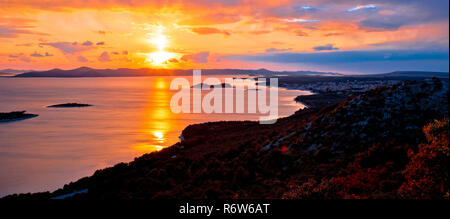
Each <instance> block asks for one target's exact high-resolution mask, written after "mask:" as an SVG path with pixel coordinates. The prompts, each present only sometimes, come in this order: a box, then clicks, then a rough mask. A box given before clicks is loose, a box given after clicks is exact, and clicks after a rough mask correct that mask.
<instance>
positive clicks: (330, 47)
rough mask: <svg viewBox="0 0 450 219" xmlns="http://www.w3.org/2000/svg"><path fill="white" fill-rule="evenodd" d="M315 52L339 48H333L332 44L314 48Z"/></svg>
mask: <svg viewBox="0 0 450 219" xmlns="http://www.w3.org/2000/svg"><path fill="white" fill-rule="evenodd" d="M314 50H315V51H326V50H339V48H336V47H334V45H333V44H327V45H324V46H316V47H314Z"/></svg>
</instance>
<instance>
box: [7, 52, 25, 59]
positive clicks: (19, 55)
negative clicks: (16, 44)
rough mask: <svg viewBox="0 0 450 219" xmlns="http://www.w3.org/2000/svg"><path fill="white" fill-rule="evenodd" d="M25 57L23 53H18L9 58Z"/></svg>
mask: <svg viewBox="0 0 450 219" xmlns="http://www.w3.org/2000/svg"><path fill="white" fill-rule="evenodd" d="M22 55H23V53H17V54H9V55H8V57H9V58H13V59H14V58H19V57H21V56H22Z"/></svg>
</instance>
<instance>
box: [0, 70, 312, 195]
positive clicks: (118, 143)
mask: <svg viewBox="0 0 450 219" xmlns="http://www.w3.org/2000/svg"><path fill="white" fill-rule="evenodd" d="M207 77H215V78H219V79H220V80H222V82H224V79H225V78H230V77H237V76H235V75H234V76H232V75H221V76H203V79H206V78H207ZM239 77H242V75H240V76H239ZM173 79H175V77H173V76H154V77H99V78H17V77H0V112H10V111H22V110H26V111H27V112H28V113H33V114H38V115H39V116H37V117H34V118H31V119H25V120H21V121H14V122H6V123H5V122H3V123H0V197H3V196H5V195H8V194H14V193H28V192H43V191H53V190H55V189H58V188H61V187H62V186H63V185H64V184H67V183H69V182H71V181H76V180H77V179H80V178H82V177H86V176H90V175H92V174H93V173H94V172H95V170H97V169H102V168H106V167H110V166H113V165H114V164H117V163H120V162H130V161H133V159H134V158H135V157H138V156H141V155H143V154H145V153H151V152H154V151H159V150H162V149H164V148H166V147H170V146H171V145H173V144H175V143H177V142H179V141H180V138H179V137H180V134H181V132H182V130H183V129H184V128H185V127H187V126H188V125H190V124H198V123H204V122H212V121H236V120H241V121H242V120H252V121H257V120H258V119H259V117H260V116H261V114H254V113H229V114H217V113H211V114H208V113H173V112H172V110H171V107H170V100H171V98H172V96H173V95H174V94H175V93H177V92H178V91H177V90H170V84H171V82H172V80H173ZM186 79H187V80H188V81H189V82H190V83H191V85H193V84H192V79H191V78H190V77H186ZM193 89H196V88H192V89H191V90H193ZM245 92H246V93H247V92H248V90H246V91H245ZM310 94H311V93H310V92H309V91H301V90H287V89H284V88H279V90H278V116H279V117H286V116H289V115H291V114H293V113H294V112H295V111H297V110H299V109H302V108H304V107H305V106H304V105H302V104H300V103H296V102H295V101H294V98H295V97H296V96H298V95H310ZM204 95H205V92H202V97H204ZM245 100H246V101H247V99H245ZM61 103H85V104H91V105H93V106H90V107H81V108H48V107H47V106H49V105H54V104H61ZM218 134H220V133H218Z"/></svg>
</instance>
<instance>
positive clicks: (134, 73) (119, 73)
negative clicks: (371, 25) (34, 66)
mask: <svg viewBox="0 0 450 219" xmlns="http://www.w3.org/2000/svg"><path fill="white" fill-rule="evenodd" d="M2 74H3V76H14V77H138V76H177V75H178V76H182V75H192V70H191V69H150V68H140V69H129V68H119V69H94V68H88V67H81V68H76V69H72V70H62V69H57V68H55V69H52V70H48V71H24V70H12V69H5V70H3V71H2V70H0V75H2ZM202 74H203V75H251V76H259V75H263V76H270V77H274V76H345V75H343V74H340V73H333V72H316V71H270V70H267V69H257V70H246V69H203V70H202ZM348 76H351V77H355V76H356V77H358V76H364V77H367V76H370V77H438V78H448V76H449V73H448V72H424V71H396V72H391V73H385V74H369V75H368V74H365V75H348Z"/></svg>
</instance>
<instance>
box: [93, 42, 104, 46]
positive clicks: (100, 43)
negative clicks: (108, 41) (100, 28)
mask: <svg viewBox="0 0 450 219" xmlns="http://www.w3.org/2000/svg"><path fill="white" fill-rule="evenodd" d="M95 45H97V46H103V45H105V42H98V43H96V44H95Z"/></svg>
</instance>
